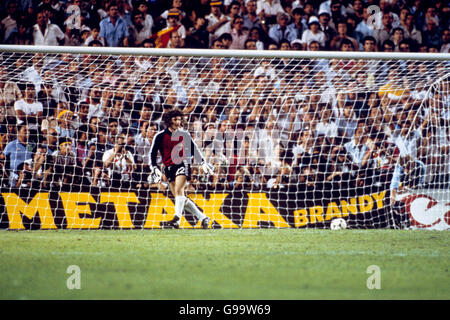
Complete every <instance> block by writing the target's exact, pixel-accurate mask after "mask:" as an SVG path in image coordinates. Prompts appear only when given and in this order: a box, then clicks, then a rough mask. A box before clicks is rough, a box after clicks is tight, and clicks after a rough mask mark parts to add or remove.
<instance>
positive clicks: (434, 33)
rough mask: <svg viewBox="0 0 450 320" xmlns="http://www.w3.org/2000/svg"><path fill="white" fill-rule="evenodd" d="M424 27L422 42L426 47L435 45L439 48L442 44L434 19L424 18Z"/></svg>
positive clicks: (437, 25)
mask: <svg viewBox="0 0 450 320" xmlns="http://www.w3.org/2000/svg"><path fill="white" fill-rule="evenodd" d="M426 21H427V22H426V29H425V30H424V31H423V32H422V43H423V44H424V45H426V46H427V47H436V48H437V49H438V50H440V48H441V45H442V37H441V32H440V30H439V24H438V22H437V20H436V19H433V18H429V19H427V20H426Z"/></svg>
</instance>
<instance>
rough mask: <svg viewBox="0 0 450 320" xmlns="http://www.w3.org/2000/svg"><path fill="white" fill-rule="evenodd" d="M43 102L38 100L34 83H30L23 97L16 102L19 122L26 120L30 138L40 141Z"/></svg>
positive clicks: (15, 106) (15, 107)
mask: <svg viewBox="0 0 450 320" xmlns="http://www.w3.org/2000/svg"><path fill="white" fill-rule="evenodd" d="M43 109H44V108H43V106H42V103H40V102H37V101H36V90H35V89H34V85H32V84H28V85H27V86H26V88H25V93H24V97H23V99H21V100H19V101H16V102H15V103H14V111H15V112H16V118H17V123H22V122H25V123H27V124H28V129H29V130H30V140H31V141H34V142H38V134H39V131H38V130H39V125H40V123H41V121H42V117H43Z"/></svg>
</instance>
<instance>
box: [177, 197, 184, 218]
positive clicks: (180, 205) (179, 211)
mask: <svg viewBox="0 0 450 320" xmlns="http://www.w3.org/2000/svg"><path fill="white" fill-rule="evenodd" d="M185 201H186V197H185V196H177V197H175V217H178V218H180V219H181V215H182V214H183V209H184V204H185Z"/></svg>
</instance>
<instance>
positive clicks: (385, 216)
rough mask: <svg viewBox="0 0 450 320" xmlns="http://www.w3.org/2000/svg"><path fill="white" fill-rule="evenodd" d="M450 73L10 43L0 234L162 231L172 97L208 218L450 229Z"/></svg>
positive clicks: (443, 66) (418, 63) (439, 64)
mask: <svg viewBox="0 0 450 320" xmlns="http://www.w3.org/2000/svg"><path fill="white" fill-rule="evenodd" d="M449 75H450V55H449V54H440V53H429V54H428V53H427V54H423V53H420V54H419V53H403V52H401V53H396V52H394V53H384V52H381V53H376V52H373V53H368V52H326V51H314V52H313V51H269V50H261V51H252V50H204V49H146V48H104V47H102V48H92V47H63V46H61V47H48V46H9V45H0V108H1V112H0V117H1V119H0V120H1V126H2V127H1V137H2V139H1V141H2V145H1V146H2V150H1V156H0V159H1V167H0V168H1V170H2V171H1V173H2V175H1V195H0V203H1V208H3V209H0V210H1V212H0V228H3V229H17V230H20V229H58V228H65V229H98V228H113V229H115V228H120V229H151V228H162V227H164V226H165V225H166V222H167V221H169V220H171V219H172V218H173V216H174V212H175V208H174V203H175V201H174V199H173V197H172V195H171V193H170V192H169V186H168V183H167V181H166V179H163V181H162V182H161V183H154V181H153V180H152V177H151V175H150V168H149V163H150V162H149V161H150V155H149V150H150V147H151V144H152V140H153V137H154V136H155V134H156V133H157V132H158V131H159V130H162V129H164V124H163V122H162V116H163V114H164V113H165V112H167V111H168V110H170V109H172V108H174V107H176V108H179V109H180V110H182V111H183V113H184V115H185V116H184V124H183V125H184V129H186V130H187V131H189V132H190V134H191V136H192V138H193V140H194V141H195V143H196V144H197V146H198V147H199V148H200V149H201V150H202V152H203V153H204V156H205V158H206V160H207V161H208V162H210V163H211V164H213V165H214V167H215V172H214V174H213V175H211V176H205V175H204V174H202V170H201V168H200V167H199V164H196V163H194V164H193V165H192V167H191V174H190V180H189V184H188V198H189V199H190V200H191V201H192V202H193V203H194V204H195V206H197V207H198V208H199V209H200V210H201V211H202V212H203V213H204V214H205V215H207V216H208V217H210V218H211V220H212V224H211V227H212V228H231V229H233V228H329V226H330V223H331V221H332V220H333V219H335V218H343V219H345V220H346V222H347V226H348V227H349V228H431V229H439V230H444V229H448V226H449V224H450V217H449V213H448V212H450V129H449V124H450V91H449V88H450V83H449V81H450V79H449ZM24 124H25V125H24ZM119 138H123V140H124V141H125V146H124V148H123V150H124V152H123V153H121V154H120V155H117V154H115V153H114V154H113V151H112V150H114V149H115V147H117V148H119V147H120V145H118V143H119V142H118V141H122V140H120V139H119ZM158 161H159V163H160V161H161V159H158ZM180 227H181V228H200V227H201V223H200V221H197V218H196V217H194V216H193V215H192V214H191V213H189V212H187V211H186V212H184V214H183V216H182V219H181V225H180Z"/></svg>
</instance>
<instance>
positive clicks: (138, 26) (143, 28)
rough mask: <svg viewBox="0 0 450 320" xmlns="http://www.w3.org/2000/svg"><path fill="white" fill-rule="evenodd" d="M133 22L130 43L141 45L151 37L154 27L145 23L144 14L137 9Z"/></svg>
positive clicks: (135, 45)
mask: <svg viewBox="0 0 450 320" xmlns="http://www.w3.org/2000/svg"><path fill="white" fill-rule="evenodd" d="M132 20H133V23H132V24H131V26H130V27H129V31H128V33H129V35H130V36H129V37H130V38H129V45H130V46H132V47H139V46H141V45H142V42H143V41H144V40H145V39H148V38H150V36H151V35H152V29H151V27H150V26H149V25H146V24H145V20H144V15H143V14H142V12H140V11H137V12H134V13H133V15H132Z"/></svg>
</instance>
